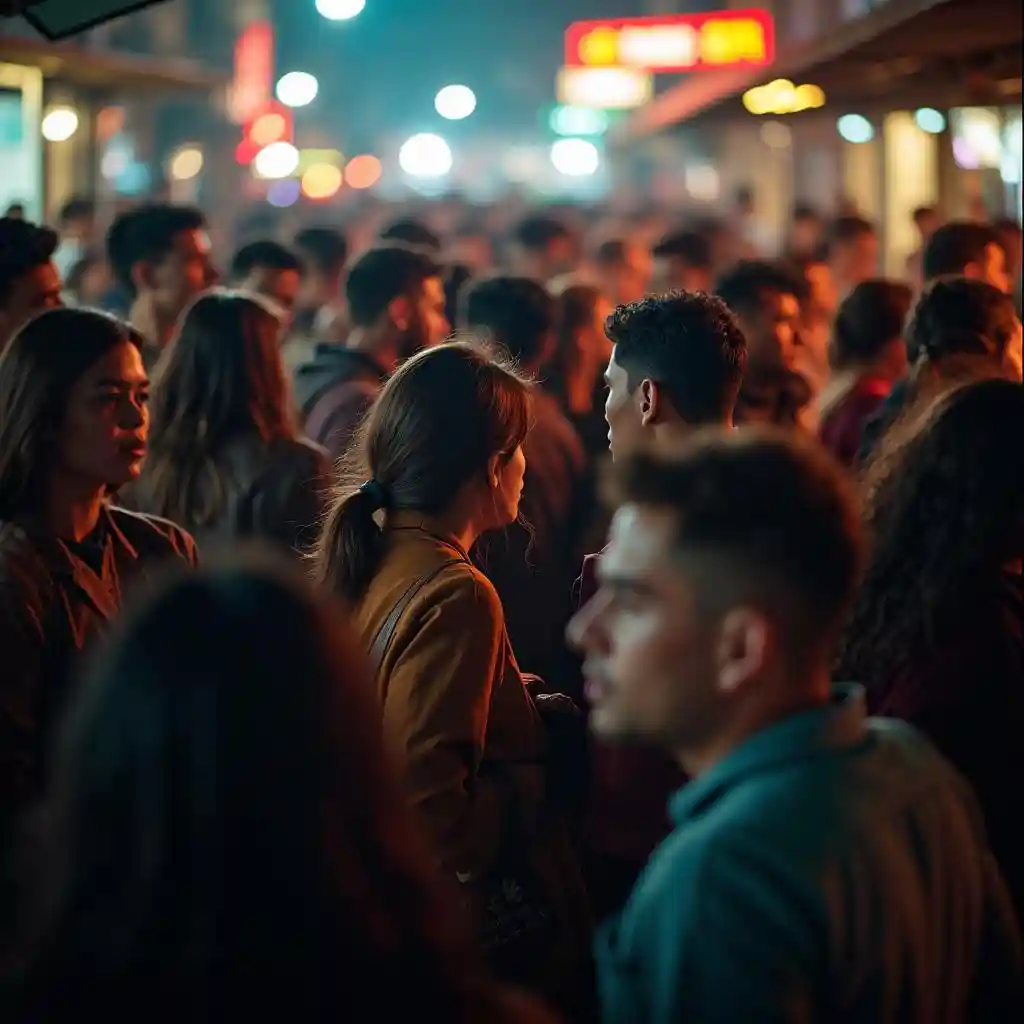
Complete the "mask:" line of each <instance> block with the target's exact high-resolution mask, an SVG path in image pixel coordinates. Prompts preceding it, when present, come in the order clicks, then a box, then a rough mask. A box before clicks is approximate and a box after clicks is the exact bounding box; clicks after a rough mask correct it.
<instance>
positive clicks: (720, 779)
mask: <svg viewBox="0 0 1024 1024" xmlns="http://www.w3.org/2000/svg"><path fill="white" fill-rule="evenodd" d="M867 734H868V727H867V705H866V701H865V696H864V688H863V687H862V686H858V685H857V684H855V683H841V684H837V685H835V686H834V687H833V690H832V700H831V701H830V702H829V703H828V704H827V705H825V706H824V707H820V708H815V709H814V710H812V711H802V712H800V713H799V714H795V715H790V716H789V717H788V718H784V719H783V720H782V721H781V722H777V723H776V724H775V725H772V726H769V727H768V728H767V729H763V730H761V732H759V733H756V734H755V735H753V736H751V737H750V739H748V740H746V742H744V743H742V744H740V746H739V747H737V748H736V749H735V750H734V751H732V753H730V754H728V755H727V756H726V757H725V758H724V759H723V760H721V761H719V762H718V764H716V765H715V766H714V767H712V768H710V769H709V770H708V771H707V772H705V773H704V774H703V775H701V776H700V777H699V778H697V779H695V780H694V781H693V782H690V783H688V784H687V785H686V786H685V787H684V788H683V789H681V790H679V792H678V793H676V794H675V796H674V797H672V800H671V801H670V802H669V811H670V813H671V815H672V820H673V821H674V822H675V823H676V824H680V825H681V824H682V823H683V822H685V821H686V820H687V819H689V818H691V817H693V816H694V815H695V814H697V813H698V811H699V810H700V809H701V808H702V807H704V806H705V805H707V804H708V803H709V802H712V801H714V800H716V799H717V798H718V797H719V796H721V794H722V793H723V792H724V791H725V790H727V789H730V788H731V787H733V786H735V785H736V784H737V783H739V782H741V781H743V779H745V778H746V777H748V776H751V775H758V774H761V773H763V772H765V771H767V770H769V769H771V768H774V767H776V766H778V765H781V764H785V763H786V762H789V761H799V760H804V759H806V758H809V757H813V756H815V755H816V754H822V753H827V752H828V751H836V750H845V749H849V748H851V747H854V746H857V745H858V744H859V743H861V742H863V741H864V739H865V738H866V737H867Z"/></svg>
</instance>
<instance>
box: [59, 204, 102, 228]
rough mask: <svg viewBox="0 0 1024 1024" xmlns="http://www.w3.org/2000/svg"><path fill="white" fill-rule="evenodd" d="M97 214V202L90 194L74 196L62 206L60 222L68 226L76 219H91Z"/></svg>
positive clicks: (62, 226) (63, 226)
mask: <svg viewBox="0 0 1024 1024" xmlns="http://www.w3.org/2000/svg"><path fill="white" fill-rule="evenodd" d="M95 216H96V203H95V201H94V200H92V199H90V198H89V197H88V196H72V197H71V198H70V199H69V200H68V201H67V202H66V203H65V204H64V205H63V206H62V207H61V208H60V214H59V216H58V218H57V219H58V222H59V223H60V226H61V228H62V229H63V228H68V227H70V226H71V225H73V224H74V223H75V222H76V221H90V220H93V219H94V218H95Z"/></svg>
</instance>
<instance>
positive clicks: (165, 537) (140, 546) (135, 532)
mask: <svg viewBox="0 0 1024 1024" xmlns="http://www.w3.org/2000/svg"><path fill="white" fill-rule="evenodd" d="M107 513H108V515H109V516H110V519H111V521H112V522H113V524H114V526H115V527H116V528H117V529H118V530H119V531H120V532H121V534H122V536H123V537H124V538H125V540H127V541H128V543H129V544H130V545H131V546H132V547H133V548H134V549H135V550H136V551H137V552H138V554H139V556H140V557H142V558H160V557H177V558H180V559H182V560H183V561H185V562H187V563H188V564H189V565H195V564H196V563H197V562H198V560H199V554H198V549H197V547H196V542H195V541H194V540H193V539H192V535H191V534H190V533H189V532H188V531H187V530H183V529H182V528H181V527H180V526H178V524H177V523H172V522H171V521H170V520H169V519H163V518H161V517H160V516H153V515H148V514H147V513H144V512H133V511H131V510H129V509H126V508H122V507H120V506H119V505H111V506H110V507H108V509H107Z"/></svg>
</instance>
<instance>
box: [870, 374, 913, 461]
mask: <svg viewBox="0 0 1024 1024" xmlns="http://www.w3.org/2000/svg"><path fill="white" fill-rule="evenodd" d="M909 401H910V378H909V377H904V378H903V380H900V381H897V382H896V383H895V384H894V385H893V388H892V391H890V392H889V396H888V397H887V398H886V400H885V401H884V402H883V403H882V404H881V405H880V406H879V407H878V409H877V410H876V411H875V412H874V413H873V414H872V415H870V416H869V417H868V418H867V419H866V420H865V421H864V427H863V430H862V431H861V440H860V452H859V453H858V455H857V462H858V464H859V465H861V466H864V465H866V464H867V463H868V461H869V460H870V458H871V456H872V455H874V453H875V450H876V449H877V448H878V442H879V441H881V439H882V435H883V434H885V433H886V431H887V430H888V429H889V428H890V427H891V426H892V425H893V424H894V423H895V422H896V421H897V420H898V419H899V418H900V416H901V415H903V410H904V409H905V408H906V407H907V403H908V402H909Z"/></svg>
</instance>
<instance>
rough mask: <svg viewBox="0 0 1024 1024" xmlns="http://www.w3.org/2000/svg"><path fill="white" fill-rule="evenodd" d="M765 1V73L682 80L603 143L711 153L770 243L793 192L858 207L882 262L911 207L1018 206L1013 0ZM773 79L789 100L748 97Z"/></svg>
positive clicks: (907, 228)
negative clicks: (744, 188)
mask: <svg viewBox="0 0 1024 1024" xmlns="http://www.w3.org/2000/svg"><path fill="white" fill-rule="evenodd" d="M775 11H776V17H775V20H776V25H777V28H778V37H779V40H780V42H779V46H778V52H777V57H776V60H775V63H774V65H773V67H772V68H771V69H768V70H764V69H762V70H750V69H742V68H741V69H736V70H735V71H728V72H720V73H718V72H707V73H703V74H700V75H691V76H689V77H688V78H686V79H683V80H682V81H680V82H679V83H678V84H677V85H674V86H673V87H672V88H670V89H669V90H667V91H666V92H664V93H663V94H662V95H660V96H658V97H656V98H655V100H653V101H652V102H651V103H649V104H648V105H647V106H645V107H644V108H642V109H640V110H638V111H636V112H635V113H634V114H633V116H631V117H630V119H629V120H628V121H627V122H626V123H625V124H624V125H623V126H622V127H621V129H620V131H619V132H618V134H617V137H616V138H615V140H614V141H615V142H616V143H617V144H618V145H619V146H620V147H622V148H623V149H626V150H635V149H644V148H645V147H646V145H647V143H646V141H645V140H648V139H650V138H651V137H652V136H663V137H668V138H676V139H678V140H680V145H679V147H678V148H679V151H680V152H682V153H689V152H696V151H704V152H709V153H711V154H713V155H712V156H710V157H709V158H707V159H708V163H709V166H713V167H714V168H715V170H716V173H717V175H718V178H719V181H718V187H719V191H720V193H721V195H722V196H723V197H724V196H728V195H729V193H730V191H731V190H732V189H734V188H736V187H738V186H740V185H752V186H754V188H755V191H756V193H757V195H758V197H759V199H761V200H762V202H761V204H760V205H761V208H762V210H763V211H766V212H767V214H768V216H769V217H770V218H773V223H772V224H771V225H770V228H771V231H772V234H773V235H774V237H775V238H776V239H778V238H780V237H781V233H782V230H783V228H784V223H785V220H786V218H787V216H788V211H789V209H790V208H791V205H792V202H793V201H796V200H802V201H809V202H812V203H814V204H815V205H817V206H819V207H820V208H821V209H823V210H826V211H831V210H836V209H837V208H839V207H840V206H841V205H850V206H855V207H856V208H857V209H859V210H860V211H862V212H863V213H864V214H865V215H866V216H869V217H871V218H872V219H874V220H875V221H876V222H877V223H878V224H879V225H880V227H881V229H882V234H883V242H884V245H883V250H884V253H885V264H886V269H887V270H889V271H891V272H895V271H896V270H897V269H898V268H900V267H902V266H903V261H904V259H905V257H906V255H907V254H908V253H909V252H910V251H912V249H913V248H914V247H915V246H916V244H917V239H916V237H915V235H914V231H913V227H912V223H911V218H910V214H911V212H912V210H913V209H914V208H915V207H916V206H919V205H923V204H926V203H939V204H941V205H942V207H943V208H944V210H945V211H946V213H947V214H948V215H950V216H964V215H971V214H975V213H978V212H979V211H980V209H981V207H982V204H984V207H985V209H987V211H988V212H989V213H990V214H1004V213H1006V214H1011V215H1019V211H1020V157H1019V153H1020V109H1021V108H1020V96H1021V64H1022V60H1021V46H1022V41H1024V31H1022V12H1021V6H1020V3H1019V0H833V2H832V3H831V4H827V3H818V2H814V3H805V2H802V0H790V2H789V3H788V4H787V3H778V4H776V5H775ZM811 15H813V18H812V17H811ZM780 82H781V83H782V84H783V86H786V85H788V86H789V87H790V88H789V92H788V96H789V102H788V103H787V102H783V103H779V104H776V105H775V108H774V109H773V107H772V104H771V103H758V102H755V101H756V100H758V99H759V98H760V97H758V94H757V93H752V92H751V91H752V90H756V89H759V88H763V87H765V86H768V87H769V92H770V91H771V87H772V86H773V85H775V86H778V85H779V83H780ZM801 87H804V88H803V89H801ZM808 90H810V91H808ZM781 92H782V93H783V94H786V89H785V88H784V87H783V88H782V89H781ZM795 93H799V95H797V96H796V97H795V98H796V99H797V100H798V102H792V101H793V99H794V94H795ZM809 96H813V102H802V100H806V99H807V98H808V97H809ZM752 110H753V111H756V112H752ZM965 110H966V111H968V112H965ZM978 110H981V111H987V112H988V113H982V114H978V113H977V111H978ZM970 111H974V113H971V112H970ZM968 137H969V139H970V141H968Z"/></svg>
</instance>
